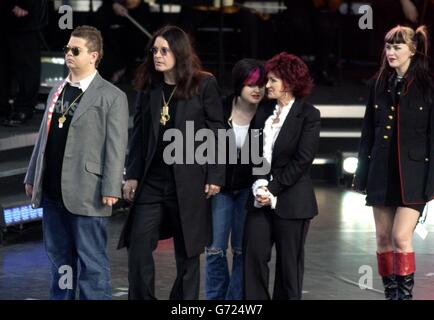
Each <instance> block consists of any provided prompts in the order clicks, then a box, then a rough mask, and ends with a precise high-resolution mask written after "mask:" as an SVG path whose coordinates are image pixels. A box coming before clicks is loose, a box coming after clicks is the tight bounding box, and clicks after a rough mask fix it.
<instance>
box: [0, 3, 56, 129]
mask: <svg viewBox="0 0 434 320" xmlns="http://www.w3.org/2000/svg"><path fill="white" fill-rule="evenodd" d="M47 13H48V12H47V0H5V1H1V2H0V43H1V47H0V117H2V118H5V119H3V124H5V125H8V126H17V125H20V124H24V123H25V122H26V121H27V120H28V119H30V118H32V117H33V111H34V107H35V106H36V104H37V98H38V91H39V84H40V77H41V34H40V32H41V29H42V28H43V27H44V26H45V25H46V24H47V22H48V18H47V17H48V15H47ZM11 99H14V103H13V106H11V104H10V102H9V101H10V100H11Z"/></svg>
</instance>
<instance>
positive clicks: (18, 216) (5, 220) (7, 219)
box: [0, 205, 42, 227]
mask: <svg viewBox="0 0 434 320" xmlns="http://www.w3.org/2000/svg"><path fill="white" fill-rule="evenodd" d="M41 219H42V208H38V209H33V208H32V206H31V205H23V206H17V207H10V208H3V207H1V206H0V225H2V226H4V227H8V226H12V225H17V224H23V223H27V222H31V221H36V220H41Z"/></svg>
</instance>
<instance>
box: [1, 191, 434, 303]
mask: <svg viewBox="0 0 434 320" xmlns="http://www.w3.org/2000/svg"><path fill="white" fill-rule="evenodd" d="M316 195H317V198H318V204H319V209H320V214H319V215H318V216H317V217H316V218H315V219H314V220H313V221H312V224H311V227H310V231H309V234H308V239H307V243H306V261H305V265H306V271H305V278H304V288H303V290H304V292H303V299H305V300H312V299H314V300H315V299H324V300H340V299H343V300H347V299H357V300H360V299H365V300H381V299H383V294H382V291H381V279H380V277H379V276H378V274H377V267H376V256H375V248H376V246H375V232H374V230H375V229H374V220H373V217H372V213H371V209H370V208H368V207H365V206H364V196H363V195H360V194H357V193H354V192H352V191H348V190H345V189H341V188H337V187H334V186H328V185H323V184H317V185H316ZM432 208H433V206H432V205H431V208H430V211H433V209H432ZM124 220H125V214H124V213H117V214H116V215H114V216H113V217H111V218H110V223H109V246H108V252H109V257H110V260H111V272H112V286H113V299H119V300H124V299H127V289H128V280H127V255H126V251H125V250H116V244H117V240H118V237H119V233H120V230H121V227H122V224H123V222H124ZM424 226H425V227H426V229H427V230H428V231H429V233H428V235H427V237H426V238H425V239H422V238H421V237H420V236H419V235H418V234H415V236H414V247H415V251H416V268H417V271H416V280H415V282H416V284H415V289H414V298H415V299H420V300H430V299H434V291H433V290H432V288H433V287H434V246H433V243H434V232H433V231H434V215H431V216H430V215H428V218H427V220H426V222H425V224H424ZM154 256H155V262H156V284H155V287H156V295H157V297H158V298H159V299H167V298H168V297H169V292H170V289H171V285H172V283H173V280H174V279H175V263H174V254H173V245H172V241H171V240H167V241H161V242H160V244H159V247H158V249H157V250H156V251H155V253H154ZM228 256H229V258H230V257H231V254H230V253H228ZM203 266H204V256H203V255H202V256H201V273H202V274H201V279H202V282H201V292H200V299H204V291H203V284H204V283H203ZM270 267H271V281H270V288H272V285H273V277H274V270H273V269H274V255H273V258H272V260H271V262H270ZM371 270H372V273H371V274H372V286H373V287H372V288H370V289H364V290H363V289H361V288H360V287H359V280H360V279H362V281H361V282H362V284H368V285H369V273H370V271H371ZM366 279H367V281H366ZM49 283H50V274H49V262H48V259H47V257H46V255H45V252H44V247H43V243H42V233H41V226H40V223H37V224H34V225H32V226H31V227H26V228H25V229H24V230H23V231H22V234H12V235H8V239H7V241H6V242H5V243H4V244H3V245H2V246H1V247H0V299H20V300H22V299H47V298H48V288H49Z"/></svg>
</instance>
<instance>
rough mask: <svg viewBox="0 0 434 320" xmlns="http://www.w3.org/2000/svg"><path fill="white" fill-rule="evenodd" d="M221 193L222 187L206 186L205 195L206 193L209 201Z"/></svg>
mask: <svg viewBox="0 0 434 320" xmlns="http://www.w3.org/2000/svg"><path fill="white" fill-rule="evenodd" d="M219 192H220V186H217V185H215V184H206V185H205V193H206V198H207V199H209V198H210V197H212V196H215V195H216V194H217V193H219Z"/></svg>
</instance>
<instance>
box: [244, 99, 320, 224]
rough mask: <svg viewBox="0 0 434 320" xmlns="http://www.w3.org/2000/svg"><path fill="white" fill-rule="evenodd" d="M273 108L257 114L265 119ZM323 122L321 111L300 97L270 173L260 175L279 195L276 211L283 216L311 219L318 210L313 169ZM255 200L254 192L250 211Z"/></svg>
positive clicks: (277, 145)
mask: <svg viewBox="0 0 434 320" xmlns="http://www.w3.org/2000/svg"><path fill="white" fill-rule="evenodd" d="M272 112H273V110H272V109H271V110H267V113H264V114H262V115H261V114H257V117H258V119H259V118H260V117H262V119H264V120H263V121H264V122H265V120H266V119H267V118H268V116H270V115H271V114H272ZM320 126H321V116H320V112H319V111H318V110H317V109H316V108H315V107H314V106H312V105H310V104H308V103H306V102H304V101H302V100H300V99H296V100H295V102H294V104H293V105H292V107H291V110H290V112H289V113H288V115H287V117H286V119H285V121H284V123H283V125H282V128H281V130H280V132H279V135H278V137H277V139H276V141H275V144H274V147H273V153H272V160H271V169H270V173H269V174H267V175H265V176H258V177H257V178H258V179H259V178H261V179H267V180H268V189H269V190H270V192H271V193H272V194H273V195H274V196H277V203H276V208H275V213H276V214H277V215H278V216H279V217H281V218H284V219H308V218H312V217H314V216H315V215H317V214H318V206H317V202H316V198H315V193H314V190H313V185H312V181H311V179H310V169H311V166H312V162H313V160H314V158H315V154H316V152H317V149H318V144H319V133H320ZM253 202H254V198H253V195H252V196H251V197H250V199H249V200H248V203H247V206H248V210H249V211H251V210H258V208H255V207H254V206H253ZM264 208H265V209H268V208H269V207H264ZM269 210H271V209H269Z"/></svg>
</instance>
